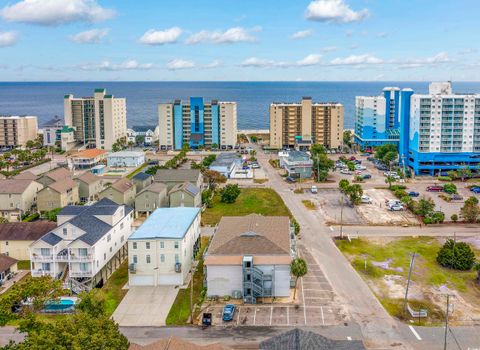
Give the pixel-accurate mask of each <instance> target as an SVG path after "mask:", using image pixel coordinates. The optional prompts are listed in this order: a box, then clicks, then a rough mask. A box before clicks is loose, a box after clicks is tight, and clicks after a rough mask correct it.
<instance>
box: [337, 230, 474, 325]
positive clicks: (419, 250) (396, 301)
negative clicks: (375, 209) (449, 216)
mask: <svg viewBox="0 0 480 350" xmlns="http://www.w3.org/2000/svg"><path fill="white" fill-rule="evenodd" d="M444 241H445V240H444V239H437V238H431V237H419V238H389V237H381V238H362V239H354V240H352V241H348V240H337V241H336V244H337V246H338V248H339V249H340V250H341V251H342V252H343V253H344V254H345V256H346V257H347V259H348V260H349V261H350V262H351V264H352V266H353V267H354V268H355V270H356V271H357V272H358V273H359V274H360V276H361V277H362V278H363V279H364V280H365V281H366V282H367V284H368V285H369V287H370V288H371V289H372V291H373V292H374V294H375V295H376V296H377V298H378V299H379V301H380V302H381V303H382V304H383V306H384V307H385V309H386V310H387V311H388V312H389V313H390V314H391V315H392V316H394V317H397V318H399V319H401V320H408V321H413V322H415V323H419V324H422V325H437V324H439V323H441V322H443V321H444V316H445V315H444V311H445V307H446V297H445V296H446V294H452V295H455V297H454V298H452V303H453V304H454V312H453V313H451V314H450V321H451V322H452V323H453V324H466V325H471V324H472V322H473V320H475V319H478V318H480V286H479V285H478V284H476V277H477V272H476V271H475V270H474V269H472V270H469V271H458V270H453V269H448V268H444V267H442V266H440V264H439V263H438V262H437V260H436V259H437V254H438V252H439V250H440V248H441V247H442V244H443V243H444ZM472 243H476V244H479V243H480V242H474V241H472ZM472 246H473V247H474V252H475V254H476V256H477V259H478V258H479V257H480V246H479V245H477V246H475V245H473V244H472ZM412 253H416V256H415V262H414V267H413V272H412V275H411V281H412V282H411V284H410V288H409V293H408V304H409V306H410V307H411V309H412V310H413V311H419V310H420V309H426V310H427V312H428V318H426V319H424V318H413V317H411V315H410V314H409V313H406V312H404V297H405V290H406V284H407V278H408V272H409V266H410V260H411V255H412Z"/></svg>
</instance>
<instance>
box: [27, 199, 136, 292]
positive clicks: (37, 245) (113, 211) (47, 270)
mask: <svg viewBox="0 0 480 350" xmlns="http://www.w3.org/2000/svg"><path fill="white" fill-rule="evenodd" d="M132 223H133V209H132V208H131V207H129V206H126V205H119V204H116V203H115V202H113V201H111V200H109V199H107V198H104V199H102V200H100V201H99V202H96V203H95V204H93V205H91V206H87V205H86V206H76V205H71V206H66V207H65V208H63V209H62V210H61V211H60V213H59V214H58V215H57V227H55V228H54V229H52V230H51V231H50V232H48V233H46V234H45V235H44V236H42V237H41V238H40V239H38V240H36V241H35V242H33V243H32V244H31V245H30V247H29V250H30V262H31V263H30V264H31V273H32V277H38V276H44V275H48V276H52V277H54V278H65V281H66V282H68V283H69V285H70V287H71V288H72V290H73V291H75V292H80V291H84V290H89V289H91V288H93V287H95V286H97V285H102V284H103V283H105V282H106V280H107V279H108V277H110V275H111V274H112V273H113V271H115V270H116V269H117V268H118V266H120V264H121V263H122V261H123V260H124V259H125V258H126V257H127V246H126V243H127V240H128V238H129V237H130V235H131V234H132Z"/></svg>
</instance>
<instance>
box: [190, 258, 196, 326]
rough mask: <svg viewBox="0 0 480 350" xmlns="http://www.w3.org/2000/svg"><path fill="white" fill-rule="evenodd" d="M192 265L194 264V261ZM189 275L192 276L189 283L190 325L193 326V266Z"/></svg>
mask: <svg viewBox="0 0 480 350" xmlns="http://www.w3.org/2000/svg"><path fill="white" fill-rule="evenodd" d="M192 263H195V261H193V262H192ZM190 273H191V274H192V279H191V281H190V324H193V276H194V275H195V268H194V267H193V266H192V268H191V269H190Z"/></svg>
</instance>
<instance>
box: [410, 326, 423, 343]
mask: <svg viewBox="0 0 480 350" xmlns="http://www.w3.org/2000/svg"><path fill="white" fill-rule="evenodd" d="M408 328H410V330H411V331H412V333H413V335H414V336H415V338H417V340H422V338H421V337H420V335H419V334H418V333H417V331H416V330H415V328H413V326H408Z"/></svg>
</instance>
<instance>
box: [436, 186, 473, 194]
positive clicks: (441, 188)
mask: <svg viewBox="0 0 480 350" xmlns="http://www.w3.org/2000/svg"><path fill="white" fill-rule="evenodd" d="M427 191H428V192H443V187H442V186H428V187H427ZM479 193H480V192H479Z"/></svg>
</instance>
